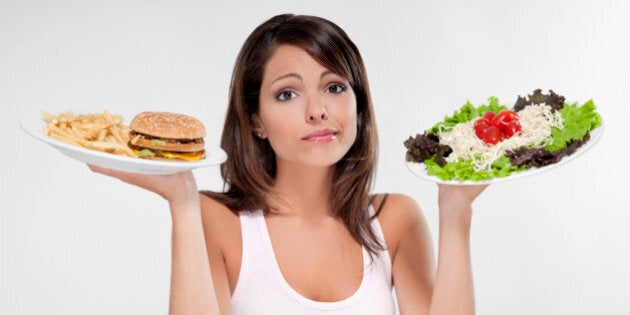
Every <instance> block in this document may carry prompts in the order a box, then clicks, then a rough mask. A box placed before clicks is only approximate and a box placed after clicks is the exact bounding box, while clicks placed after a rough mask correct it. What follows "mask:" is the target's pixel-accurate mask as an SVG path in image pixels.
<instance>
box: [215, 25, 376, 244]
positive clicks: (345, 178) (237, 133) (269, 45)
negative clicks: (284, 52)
mask: <svg viewBox="0 0 630 315" xmlns="http://www.w3.org/2000/svg"><path fill="white" fill-rule="evenodd" d="M280 45H292V46H296V47H299V48H301V49H303V50H305V51H306V52H307V53H308V54H309V55H310V56H311V57H313V58H314V59H315V60H317V61H318V62H319V63H320V64H321V65H322V66H324V67H326V68H327V69H329V70H331V71H333V72H335V73H336V74H338V75H340V76H342V77H344V78H346V79H347V80H348V82H349V84H350V86H351V87H352V90H353V91H354V94H355V95H356V101H357V138H356V140H355V142H354V144H353V145H352V147H351V148H350V150H349V151H348V152H347V153H346V155H345V156H344V157H343V158H342V159H341V160H340V161H339V162H337V164H336V168H335V173H334V178H333V189H332V192H331V200H330V203H331V204H330V205H331V209H333V211H334V214H335V215H336V216H337V217H339V218H340V219H341V220H342V221H343V222H344V224H345V226H346V227H347V229H348V230H349V232H350V233H351V235H352V236H353V237H354V239H355V240H356V241H357V242H358V243H359V244H361V245H363V246H365V247H366V248H367V249H368V250H369V251H370V252H372V253H374V252H375V251H376V250H378V249H383V248H384V245H383V244H381V242H380V241H379V240H378V238H377V237H376V236H375V234H374V232H373V231H372V229H371V227H370V222H371V218H370V217H369V214H368V211H367V209H368V206H369V204H370V201H371V200H370V196H369V193H370V190H371V188H372V183H373V177H374V172H375V165H376V159H377V145H378V136H377V131H376V125H375V120H374V112H373V109H372V100H371V98H370V92H369V87H368V81H367V75H366V71H365V66H364V64H363V60H362V58H361V55H360V54H359V50H358V49H357V47H356V46H355V44H354V43H353V42H352V41H351V40H350V38H349V37H348V35H347V34H346V33H345V32H344V31H343V30H342V29H341V28H340V27H339V26H337V25H335V24H334V23H332V22H330V21H328V20H326V19H323V18H319V17H314V16H303V15H292V14H283V15H278V16H275V17H273V18H271V19H269V20H267V21H266V22H264V23H263V24H261V25H260V26H258V27H257V28H256V29H255V30H254V31H253V32H252V33H251V34H250V36H249V37H248V38H247V40H246V41H245V43H244V44H243V47H242V49H241V51H240V53H239V55H238V57H237V59H236V63H235V66H234V72H233V75H232V81H231V85H230V100H229V107H228V109H227V115H226V119H225V125H224V128H223V136H222V138H221V147H222V148H223V149H224V150H225V151H226V153H227V155H228V159H227V161H226V162H225V163H224V164H223V165H221V175H222V177H223V179H224V181H225V187H226V188H227V190H226V191H225V192H223V193H212V192H205V193H206V194H207V195H209V196H210V197H213V198H215V199H217V200H219V201H220V202H222V203H224V204H225V205H226V206H227V207H229V208H230V209H232V210H233V211H243V210H252V209H259V208H262V209H263V210H264V211H269V206H268V205H267V202H266V197H267V196H268V195H269V194H270V192H271V191H272V189H271V188H272V185H273V181H274V178H275V175H276V156H275V153H274V151H273V150H272V148H271V145H270V144H269V142H268V141H267V140H263V139H260V138H258V137H255V136H254V135H253V133H254V132H253V128H252V126H253V123H252V117H253V115H254V114H256V113H258V109H259V94H260V86H261V83H262V79H263V74H264V71H265V65H266V63H267V61H268V60H269V59H270V58H271V56H272V55H273V53H274V52H275V50H276V48H277V47H279V46H280Z"/></svg>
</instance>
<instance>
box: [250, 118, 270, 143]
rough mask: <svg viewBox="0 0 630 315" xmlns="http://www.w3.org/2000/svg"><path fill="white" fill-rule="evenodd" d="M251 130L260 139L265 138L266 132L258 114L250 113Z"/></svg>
mask: <svg viewBox="0 0 630 315" xmlns="http://www.w3.org/2000/svg"><path fill="white" fill-rule="evenodd" d="M252 131H253V132H254V134H255V135H256V136H257V137H258V138H260V139H265V138H267V133H266V132H265V127H264V126H263V123H262V121H261V120H260V117H259V116H258V114H253V115H252Z"/></svg>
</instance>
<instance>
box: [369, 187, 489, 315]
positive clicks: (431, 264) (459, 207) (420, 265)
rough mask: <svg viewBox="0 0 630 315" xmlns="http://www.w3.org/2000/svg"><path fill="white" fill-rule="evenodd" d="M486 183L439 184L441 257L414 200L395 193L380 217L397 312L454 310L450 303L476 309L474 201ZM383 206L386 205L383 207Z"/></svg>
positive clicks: (434, 312)
mask: <svg viewBox="0 0 630 315" xmlns="http://www.w3.org/2000/svg"><path fill="white" fill-rule="evenodd" d="M485 187H486V186H483V185H482V186H447V185H439V192H438V204H439V208H440V231H439V235H440V238H439V242H438V245H439V246H438V247H439V253H438V255H439V259H438V266H437V270H436V259H435V254H434V251H433V241H432V239H431V233H430V231H429V228H428V225H427V222H426V220H425V218H424V216H423V214H422V212H421V210H420V207H418V205H417V204H416V202H415V201H414V200H413V199H411V198H409V197H406V196H402V195H396V198H391V202H390V200H388V204H387V208H389V209H390V210H389V211H383V212H384V214H383V215H382V218H381V217H379V220H381V221H382V224H383V227H384V231H385V232H386V235H385V237H386V240H387V242H388V247H389V250H390V255H391V257H392V275H393V278H394V285H395V288H396V296H397V299H398V306H399V310H400V314H429V313H431V314H456V313H452V311H453V309H449V308H448V307H449V306H457V307H459V308H460V310H461V307H462V306H464V307H463V309H465V310H467V311H465V312H463V313H466V314H470V313H474V294H473V290H472V272H471V267H470V265H471V264H470V246H469V239H470V222H471V218H472V206H471V204H472V202H473V201H474V200H475V198H476V197H477V196H478V195H479V194H480V193H481V192H482V191H483V190H484V189H485ZM384 210H386V209H384Z"/></svg>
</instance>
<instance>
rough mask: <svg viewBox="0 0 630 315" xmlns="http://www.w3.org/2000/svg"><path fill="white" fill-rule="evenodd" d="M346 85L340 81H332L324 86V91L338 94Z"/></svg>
mask: <svg viewBox="0 0 630 315" xmlns="http://www.w3.org/2000/svg"><path fill="white" fill-rule="evenodd" d="M346 89H347V88H346V86H345V85H343V84H341V83H333V84H331V85H329V86H328V87H326V92H328V93H333V94H340V93H343V92H345V91H346Z"/></svg>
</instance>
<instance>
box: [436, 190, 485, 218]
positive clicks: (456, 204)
mask: <svg viewBox="0 0 630 315" xmlns="http://www.w3.org/2000/svg"><path fill="white" fill-rule="evenodd" d="M486 187H488V185H470V186H464V185H443V184H438V206H439V208H440V214H442V215H444V214H451V215H465V216H467V217H468V218H469V217H470V216H471V215H472V203H473V201H475V199H476V198H477V197H478V196H479V195H480V194H481V192H483V191H484V190H485V189H486Z"/></svg>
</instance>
